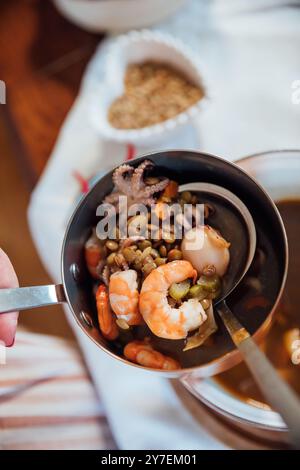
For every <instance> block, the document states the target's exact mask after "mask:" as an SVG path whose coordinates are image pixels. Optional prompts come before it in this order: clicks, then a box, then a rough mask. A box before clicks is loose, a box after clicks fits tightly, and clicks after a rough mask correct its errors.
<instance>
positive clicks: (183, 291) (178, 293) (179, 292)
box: [169, 279, 190, 301]
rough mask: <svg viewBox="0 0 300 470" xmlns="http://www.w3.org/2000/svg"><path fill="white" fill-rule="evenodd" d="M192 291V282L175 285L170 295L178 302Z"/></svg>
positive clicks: (171, 288)
mask: <svg viewBox="0 0 300 470" xmlns="http://www.w3.org/2000/svg"><path fill="white" fill-rule="evenodd" d="M189 290H190V281H189V280H188V279H187V280H185V281H182V282H178V283H173V284H172V285H171V287H170V289H169V295H170V296H171V297H172V298H173V299H174V300H176V301H178V300H181V299H183V298H184V297H185V296H186V295H187V293H188V292H189Z"/></svg>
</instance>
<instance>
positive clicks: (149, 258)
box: [143, 255, 153, 266]
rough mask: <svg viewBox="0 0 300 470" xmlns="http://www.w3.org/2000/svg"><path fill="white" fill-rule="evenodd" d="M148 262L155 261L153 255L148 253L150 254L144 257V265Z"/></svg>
mask: <svg viewBox="0 0 300 470" xmlns="http://www.w3.org/2000/svg"><path fill="white" fill-rule="evenodd" d="M147 263H153V258H152V256H150V255H148V256H146V258H143V266H144V265H145V264H147Z"/></svg>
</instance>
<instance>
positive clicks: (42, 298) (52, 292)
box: [0, 284, 66, 315]
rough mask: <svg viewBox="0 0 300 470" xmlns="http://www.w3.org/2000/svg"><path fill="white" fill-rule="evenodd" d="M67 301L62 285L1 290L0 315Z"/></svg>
mask: <svg viewBox="0 0 300 470" xmlns="http://www.w3.org/2000/svg"><path fill="white" fill-rule="evenodd" d="M65 301H66V296H65V292H64V288H63V285H62V284H58V285H50V286H33V287H19V288H17V289H0V315H1V313H8V312H15V311H19V310H27V309H30V308H36V307H44V306H46V305H55V304H59V303H62V302H65Z"/></svg>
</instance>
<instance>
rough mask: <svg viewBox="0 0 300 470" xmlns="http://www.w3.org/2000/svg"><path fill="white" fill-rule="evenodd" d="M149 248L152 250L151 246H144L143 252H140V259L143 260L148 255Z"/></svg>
mask: <svg viewBox="0 0 300 470" xmlns="http://www.w3.org/2000/svg"><path fill="white" fill-rule="evenodd" d="M151 250H152V247H151V246H148V247H147V248H145V249H144V251H143V253H142V254H141V259H142V260H144V259H145V258H147V256H149V255H150V253H151Z"/></svg>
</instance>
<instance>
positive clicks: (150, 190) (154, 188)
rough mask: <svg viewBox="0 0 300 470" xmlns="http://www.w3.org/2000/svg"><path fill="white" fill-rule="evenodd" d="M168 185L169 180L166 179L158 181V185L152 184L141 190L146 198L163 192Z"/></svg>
mask: <svg viewBox="0 0 300 470" xmlns="http://www.w3.org/2000/svg"><path fill="white" fill-rule="evenodd" d="M168 183H169V180H168V178H166V179H164V180H162V181H159V183H156V184H152V185H151V186H145V188H144V189H143V195H144V197H146V198H147V197H150V196H152V194H155V193H158V192H160V191H163V190H164V189H165V188H166V186H167V185H168Z"/></svg>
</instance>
